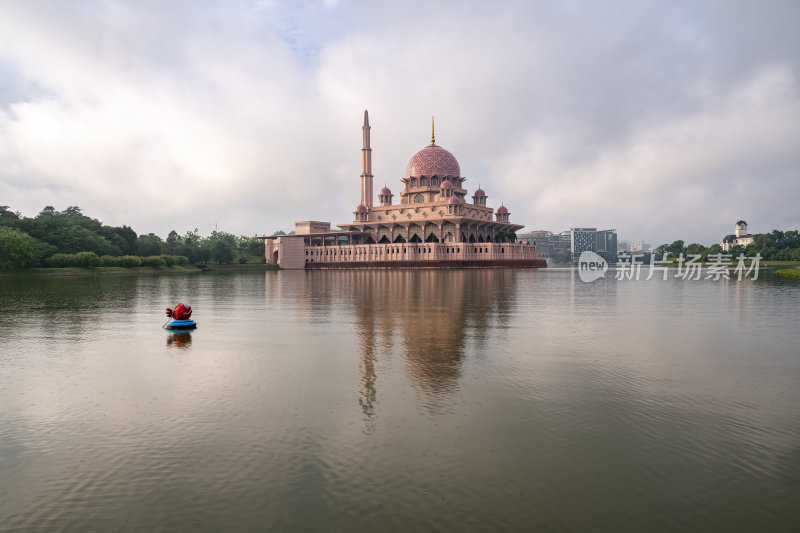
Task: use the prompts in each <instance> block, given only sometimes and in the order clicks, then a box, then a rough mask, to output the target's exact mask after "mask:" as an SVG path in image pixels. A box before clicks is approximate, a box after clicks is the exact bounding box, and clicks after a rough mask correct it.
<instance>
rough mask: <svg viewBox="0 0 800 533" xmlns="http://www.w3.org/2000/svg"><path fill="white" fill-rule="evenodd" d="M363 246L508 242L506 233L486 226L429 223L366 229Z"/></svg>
mask: <svg viewBox="0 0 800 533" xmlns="http://www.w3.org/2000/svg"><path fill="white" fill-rule="evenodd" d="M364 233H365V235H364V237H363V238H362V239H360V241H361V243H362V244H388V243H405V242H428V243H439V242H506V241H507V237H506V235H505V232H503V231H499V230H498V229H497V228H492V227H491V226H487V225H484V224H462V225H461V226H460V227H459V226H457V225H456V224H454V223H452V222H445V223H444V224H442V225H438V224H434V223H433V222H427V223H425V224H424V225H420V224H414V223H412V224H409V225H408V226H407V227H406V226H401V225H399V224H396V225H391V226H386V225H379V226H377V228H374V227H366V228H364Z"/></svg>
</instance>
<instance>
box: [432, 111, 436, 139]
mask: <svg viewBox="0 0 800 533" xmlns="http://www.w3.org/2000/svg"><path fill="white" fill-rule="evenodd" d="M431 146H436V136H435V135H434V133H433V115H431Z"/></svg>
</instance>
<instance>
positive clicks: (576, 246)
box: [569, 228, 617, 263]
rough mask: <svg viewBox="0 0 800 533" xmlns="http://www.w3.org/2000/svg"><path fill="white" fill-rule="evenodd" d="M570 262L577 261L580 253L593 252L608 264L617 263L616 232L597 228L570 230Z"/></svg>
mask: <svg viewBox="0 0 800 533" xmlns="http://www.w3.org/2000/svg"><path fill="white" fill-rule="evenodd" d="M569 235H570V251H571V252H572V260H573V261H578V258H579V257H580V255H581V253H583V252H587V251H589V252H595V253H597V254H598V255H599V256H601V257H602V258H603V259H605V260H606V261H608V262H609V263H616V262H617V230H615V229H607V230H599V231H598V230H597V228H570V230H569Z"/></svg>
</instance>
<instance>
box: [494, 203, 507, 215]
mask: <svg viewBox="0 0 800 533" xmlns="http://www.w3.org/2000/svg"><path fill="white" fill-rule="evenodd" d="M497 213H498V214H501V215H507V214H508V209H507V208H506V206H504V205H501V206H500V207H498V208H497Z"/></svg>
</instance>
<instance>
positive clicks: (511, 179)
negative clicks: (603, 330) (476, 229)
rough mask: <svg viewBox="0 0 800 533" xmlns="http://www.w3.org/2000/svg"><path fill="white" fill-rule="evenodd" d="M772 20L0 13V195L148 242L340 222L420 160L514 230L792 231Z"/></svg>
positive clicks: (792, 94) (639, 5) (641, 233)
mask: <svg viewBox="0 0 800 533" xmlns="http://www.w3.org/2000/svg"><path fill="white" fill-rule="evenodd" d="M797 10H798V8H797V7H796V6H795V5H794V3H791V2H787V3H777V4H775V6H773V8H772V9H770V10H763V9H762V10H755V9H754V8H753V7H752V6H751V5H750V4H749V3H735V2H725V3H717V2H706V3H700V4H697V5H692V6H685V5H670V4H664V3H660V2H653V3H649V2H613V3H603V4H596V3H581V2H572V3H563V4H562V3H559V4H549V3H547V4H544V3H543V4H538V3H536V4H530V3H527V2H518V3H517V2H512V3H508V4H504V5H503V7H502V8H498V7H496V6H490V5H483V4H478V5H475V6H470V5H468V4H464V3H437V4H429V3H403V4H402V5H394V4H390V5H375V4H374V3H360V2H359V3H356V2H300V3H293V2H280V1H277V0H275V1H272V2H244V1H240V2H197V3H191V4H186V5H180V4H163V3H158V2H152V3H136V4H121V3H117V2H106V1H103V0H95V1H93V2H89V3H83V4H81V5H80V6H79V7H76V6H74V5H69V6H68V5H66V4H63V3H59V2H18V3H12V4H5V5H4V6H3V7H2V8H0V197H2V203H3V204H4V205H5V204H8V205H10V206H12V207H13V208H15V209H20V210H22V211H23V212H24V213H25V214H28V215H32V214H35V213H36V212H38V210H39V209H41V208H42V207H43V206H44V205H55V206H57V207H59V208H63V207H66V206H67V205H79V206H81V207H82V208H83V209H84V212H86V213H87V214H90V215H92V216H97V217H98V218H101V219H102V220H103V221H104V222H106V223H108V224H115V225H117V224H130V225H132V226H133V227H134V228H135V229H136V230H137V231H139V232H140V233H144V232H150V231H155V232H157V233H159V234H162V235H166V233H167V232H169V230H171V229H176V230H178V231H179V232H183V231H186V230H187V229H192V228H194V227H198V228H200V230H201V231H202V232H207V231H209V230H210V229H213V227H214V224H215V223H218V224H219V227H220V228H221V229H224V230H227V231H231V232H234V233H240V234H254V233H264V232H272V231H274V230H275V229H278V228H283V229H291V224H292V223H293V222H294V221H295V220H302V219H322V220H331V221H333V222H334V223H336V222H339V223H341V222H347V221H349V220H350V218H351V217H352V215H351V210H352V209H353V207H354V206H355V204H356V203H358V194H359V192H358V191H359V185H358V175H359V173H360V168H359V164H360V156H359V149H360V137H361V135H360V133H361V132H360V120H361V113H362V112H363V109H364V108H368V109H369V110H370V118H371V122H372V125H373V148H374V152H373V161H374V170H375V174H376V184H377V185H382V184H383V182H384V181H385V182H387V184H388V185H389V186H390V187H392V188H396V187H397V186H398V180H399V178H400V177H401V176H402V175H403V172H404V170H405V165H406V162H407V161H408V159H409V158H410V157H411V156H412V155H413V153H414V152H416V151H417V150H419V149H420V148H422V147H423V146H424V145H425V144H426V140H427V136H428V132H427V127H428V126H427V125H428V123H429V117H430V115H432V114H435V115H436V117H437V141H439V143H440V144H442V145H443V146H445V147H446V148H447V149H449V150H451V151H452V152H453V153H454V154H455V155H456V156H457V157H458V158H459V161H460V163H461V168H462V172H464V174H465V175H466V176H467V177H468V178H469V180H468V182H467V184H468V185H469V186H470V188H475V187H477V184H478V182H480V183H481V185H482V186H483V188H484V189H485V190H486V191H487V192H488V193H489V195H490V203H492V202H494V204H495V205H499V203H500V201H501V200H504V201H505V203H506V205H507V206H509V208H510V209H511V212H512V220H514V221H517V222H519V223H524V224H526V226H528V227H529V228H531V229H540V228H544V229H551V230H554V231H558V230H562V229H565V228H568V227H570V226H578V225H590V226H602V227H616V228H617V229H618V230H619V231H620V237H621V238H629V239H638V238H644V239H648V240H650V241H652V242H654V243H659V242H662V241H671V240H675V239H678V238H682V239H684V240H686V241H693V240H697V241H700V242H705V243H710V242H714V241H716V240H718V239H719V237H721V236H722V235H724V234H726V233H729V232H730V226H731V225H732V224H733V222H735V221H736V220H738V219H740V218H746V219H747V220H748V222H750V224H751V228H752V229H753V230H756V231H768V230H771V229H772V228H774V227H775V228H788V227H797V225H798V224H800V220H798V216H797V215H796V213H797V209H796V208H795V207H794V206H796V205H797V204H798V200H800V183H798V180H797V173H798V169H799V168H800V164H799V163H800V161H798V156H797V154H796V153H795V152H796V150H794V149H793V148H794V147H795V146H797V145H798V141H799V140H800V139H799V137H800V135H799V133H800V132H799V131H798V126H797V125H798V124H800V121H799V120H798V118H800V117H799V116H798V115H799V114H800V111H799V110H800V98H799V96H798V84H797V76H798V52H797V51H798V50H800V46H797V45H798V44H800V43H798V42H797V40H798V38H797V37H796V36H794V34H793V32H781V31H776V30H780V29H781V28H786V25H787V24H788V22H787V20H796V19H797V18H796V17H795V18H792V17H794V16H795V15H797V14H798V13H797Z"/></svg>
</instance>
